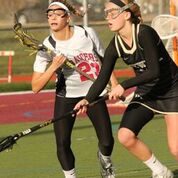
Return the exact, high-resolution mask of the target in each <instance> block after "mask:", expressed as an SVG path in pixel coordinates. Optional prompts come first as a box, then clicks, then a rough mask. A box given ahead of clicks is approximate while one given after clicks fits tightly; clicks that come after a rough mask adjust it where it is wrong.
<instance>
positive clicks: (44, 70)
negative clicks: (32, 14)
mask: <svg viewBox="0 0 178 178" xmlns="http://www.w3.org/2000/svg"><path fill="white" fill-rule="evenodd" d="M46 13H47V18H48V23H49V26H50V31H51V35H50V36H48V37H47V38H46V39H45V40H44V42H43V43H44V45H45V46H47V47H48V48H49V49H51V50H53V51H54V52H55V53H56V54H57V55H56V56H55V57H54V58H52V57H51V56H49V55H48V54H47V53H45V52H42V51H40V52H38V54H37V56H36V60H35V62H34V73H33V77H32V89H33V91H34V92H35V93H37V92H39V91H40V90H41V89H43V87H44V86H45V85H46V84H47V82H48V81H49V80H50V78H51V77H52V76H53V74H54V73H56V74H57V83H56V99H55V108H54V118H60V116H62V115H64V114H65V113H67V112H69V111H71V110H72V109H73V107H74V106H75V104H76V103H77V102H78V101H80V100H81V98H83V97H84V96H85V95H86V94H87V92H88V89H89V88H90V86H91V85H92V83H93V82H92V81H90V80H89V79H88V78H86V77H85V76H83V75H81V74H80V73H78V72H77V71H75V70H74V69H73V68H69V67H66V66H65V65H64V62H65V61H66V58H67V59H68V60H70V61H72V63H73V64H75V66H76V67H78V68H79V69H81V70H82V71H83V72H85V73H86V74H88V75H89V76H90V77H91V78H93V79H96V77H97V76H98V74H99V71H100V68H101V67H100V61H99V58H100V59H101V60H102V58H103V56H104V50H103V48H102V46H101V43H100V41H99V39H98V37H97V35H96V33H95V31H94V30H93V29H92V28H89V27H81V26H76V25H74V26H71V25H70V23H69V21H70V17H71V14H72V13H73V14H79V13H78V12H77V11H76V9H75V8H74V7H73V6H72V5H70V4H69V3H68V1H66V0H54V1H52V2H51V3H50V4H49V7H48V9H47V12H46ZM79 15H80V14H79ZM101 62H102V61H101ZM111 78H112V79H111V83H112V86H114V85H116V84H117V80H116V78H115V77H114V76H112V77H111ZM104 93H106V90H104V91H103V93H102V95H103V94H104ZM87 115H88V116H89V118H90V120H91V122H92V124H93V126H94V128H95V130H96V135H97V138H98V147H99V151H98V158H99V161H100V163H101V175H102V177H103V178H114V177H115V175H114V171H113V165H112V162H111V158H110V156H111V153H112V150H113V145H114V139H113V135H112V129H111V122H110V118H109V114H108V110H107V107H106V103H105V102H104V101H102V102H100V103H98V104H96V105H94V106H93V107H91V108H90V109H89V110H88V113H87ZM75 119H76V117H75V116H69V117H67V118H66V119H63V120H60V121H58V122H55V123H54V132H55V136H56V144H57V156H58V159H59V162H60V164H61V166H62V169H63V172H64V175H65V177H66V178H76V173H75V157H74V154H73V151H72V149H71V134H72V129H73V126H74V123H75Z"/></svg>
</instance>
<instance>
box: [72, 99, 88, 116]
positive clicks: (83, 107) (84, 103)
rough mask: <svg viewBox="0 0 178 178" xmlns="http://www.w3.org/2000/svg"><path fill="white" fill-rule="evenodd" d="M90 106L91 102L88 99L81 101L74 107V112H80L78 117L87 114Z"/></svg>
mask: <svg viewBox="0 0 178 178" xmlns="http://www.w3.org/2000/svg"><path fill="white" fill-rule="evenodd" d="M88 104H89V102H88V101H87V100H86V99H83V100H81V101H79V102H78V103H77V104H76V105H75V107H74V110H78V112H77V115H79V114H81V113H86V111H87V106H88Z"/></svg>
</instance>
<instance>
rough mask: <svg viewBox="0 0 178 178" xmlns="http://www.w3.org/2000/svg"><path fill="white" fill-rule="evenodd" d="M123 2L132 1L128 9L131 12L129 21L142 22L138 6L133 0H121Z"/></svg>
mask: <svg viewBox="0 0 178 178" xmlns="http://www.w3.org/2000/svg"><path fill="white" fill-rule="evenodd" d="M121 1H122V2H123V3H124V4H126V5H127V4H129V3H133V5H132V6H131V7H130V8H129V9H128V11H130V12H131V21H132V22H133V23H140V22H143V19H142V15H141V11H140V6H139V5H138V4H137V3H136V2H135V1H134V0H121Z"/></svg>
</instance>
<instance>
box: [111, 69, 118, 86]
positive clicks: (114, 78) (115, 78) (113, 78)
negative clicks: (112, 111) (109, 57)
mask: <svg viewBox="0 0 178 178" xmlns="http://www.w3.org/2000/svg"><path fill="white" fill-rule="evenodd" d="M110 82H111V87H112V88H113V87H115V86H117V85H118V80H117V77H116V75H115V74H114V71H113V72H112V74H111V77H110Z"/></svg>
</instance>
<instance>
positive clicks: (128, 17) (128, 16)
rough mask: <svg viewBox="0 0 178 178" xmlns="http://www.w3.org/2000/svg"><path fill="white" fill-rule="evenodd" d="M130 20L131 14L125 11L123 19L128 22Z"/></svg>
mask: <svg viewBox="0 0 178 178" xmlns="http://www.w3.org/2000/svg"><path fill="white" fill-rule="evenodd" d="M130 18H131V12H129V11H125V19H126V20H130Z"/></svg>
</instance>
